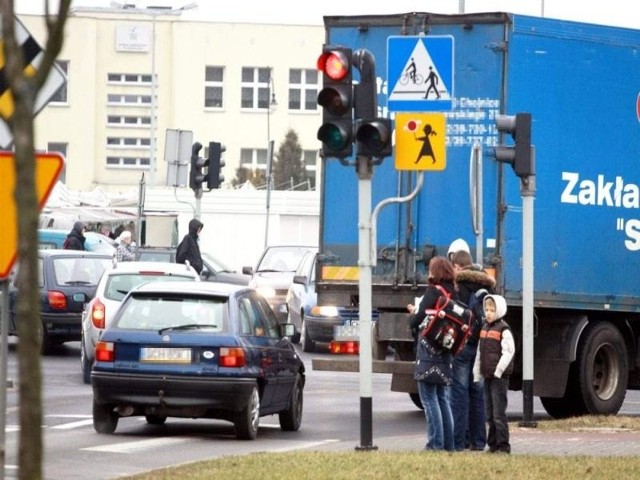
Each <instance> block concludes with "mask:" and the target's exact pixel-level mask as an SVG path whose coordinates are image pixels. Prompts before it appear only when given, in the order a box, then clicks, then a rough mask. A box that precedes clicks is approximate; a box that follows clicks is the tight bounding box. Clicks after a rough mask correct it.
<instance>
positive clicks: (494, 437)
mask: <svg viewBox="0 0 640 480" xmlns="http://www.w3.org/2000/svg"><path fill="white" fill-rule="evenodd" d="M484 313H485V323H484V325H483V326H482V330H481V331H480V344H479V345H478V353H477V355H476V360H475V363H474V365H473V378H474V380H475V381H480V379H484V403H485V415H486V417H487V425H488V433H487V444H488V445H489V452H491V453H496V452H498V453H511V445H510V444H509V422H508V421H507V391H508V389H509V375H510V374H511V372H512V371H513V356H514V354H515V351H516V347H515V342H514V340H513V334H512V333H511V328H510V327H509V325H508V324H507V322H505V321H504V318H503V317H504V316H505V315H506V313H507V302H506V300H505V299H504V297H502V296H500V295H493V294H492V295H487V296H486V297H485V298H484Z"/></svg>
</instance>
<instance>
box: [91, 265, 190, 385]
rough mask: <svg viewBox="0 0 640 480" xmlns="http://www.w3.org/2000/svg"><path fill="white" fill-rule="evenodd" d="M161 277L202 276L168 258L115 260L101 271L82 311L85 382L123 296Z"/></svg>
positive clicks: (163, 279)
mask: <svg viewBox="0 0 640 480" xmlns="http://www.w3.org/2000/svg"><path fill="white" fill-rule="evenodd" d="M158 281H188V282H198V281H200V276H199V275H198V273H197V272H196V271H195V270H194V269H193V268H192V267H189V266H187V265H184V264H179V263H169V262H120V263H116V262H114V263H113V265H112V266H111V267H110V268H107V269H106V270H105V272H104V273H103V274H102V277H101V278H100V282H98V287H97V288H96V293H95V296H94V297H93V299H92V300H91V301H90V302H89V303H88V304H87V306H86V308H85V310H84V312H83V313H82V337H81V348H80V363H81V366H82V379H83V381H84V383H87V384H88V383H90V380H91V367H92V366H93V362H94V359H95V347H96V344H97V343H98V341H99V340H100V336H101V335H102V332H103V331H104V329H105V328H106V327H107V326H108V325H109V323H110V322H111V319H113V317H114V315H115V313H116V311H117V310H118V308H119V307H120V304H121V302H122V300H123V299H124V297H125V296H126V295H127V293H129V291H130V290H132V289H134V288H135V287H137V286H139V285H142V284H143V283H149V282H158Z"/></svg>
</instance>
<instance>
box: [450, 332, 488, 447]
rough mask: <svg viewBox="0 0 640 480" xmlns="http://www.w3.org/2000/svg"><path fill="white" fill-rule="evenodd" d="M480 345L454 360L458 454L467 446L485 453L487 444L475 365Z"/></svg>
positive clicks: (453, 398) (466, 349) (453, 405)
mask: <svg viewBox="0 0 640 480" xmlns="http://www.w3.org/2000/svg"><path fill="white" fill-rule="evenodd" d="M477 348H478V347H477V345H475V344H474V345H469V344H467V345H465V346H464V348H463V349H462V351H461V352H460V353H459V354H458V355H456V356H455V357H453V384H452V385H451V411H452V413H453V438H454V444H455V449H456V450H464V448H465V447H466V446H469V447H470V448H473V449H475V450H484V446H485V444H486V443H487V432H486V429H485V416H484V394H483V386H482V382H479V383H474V382H473V362H474V361H475V359H476V352H477Z"/></svg>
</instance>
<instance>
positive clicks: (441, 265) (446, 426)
mask: <svg viewBox="0 0 640 480" xmlns="http://www.w3.org/2000/svg"><path fill="white" fill-rule="evenodd" d="M453 280H454V270H453V265H452V264H451V262H450V261H449V260H447V259H446V258H445V257H441V256H438V257H434V258H432V259H431V261H430V262H429V277H428V285H427V288H426V290H425V293H424V295H423V297H422V299H421V301H420V305H419V307H418V308H417V310H416V309H415V308H414V306H413V305H407V309H408V310H409V311H410V312H414V315H413V316H412V317H411V318H410V326H411V329H412V331H413V332H414V335H415V336H416V340H417V342H416V366H415V370H414V378H415V379H416V380H417V384H418V393H419V394H420V401H421V402H422V407H423V408H424V412H425V417H426V420H427V444H426V448H425V449H426V450H448V451H453V449H454V443H453V416H452V414H451V406H450V403H449V395H450V393H449V391H450V385H451V383H452V382H453V378H452V377H453V373H452V370H451V352H450V351H449V350H446V349H441V348H436V347H434V346H433V345H431V344H430V343H429V342H428V341H427V340H426V339H425V338H423V337H422V336H421V335H420V332H421V331H422V329H423V328H424V326H425V321H428V316H427V310H428V309H433V308H435V306H436V303H437V301H438V298H440V296H441V295H442V293H441V291H440V290H439V289H438V287H437V286H440V287H442V288H444V289H445V290H446V291H447V292H449V294H450V295H452V297H453V296H455V289H454V283H453Z"/></svg>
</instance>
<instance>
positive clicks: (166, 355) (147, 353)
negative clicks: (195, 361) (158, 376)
mask: <svg viewBox="0 0 640 480" xmlns="http://www.w3.org/2000/svg"><path fill="white" fill-rule="evenodd" d="M140 361H141V362H144V363H191V349H190V348H165V347H143V348H142V349H141V350H140Z"/></svg>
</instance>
